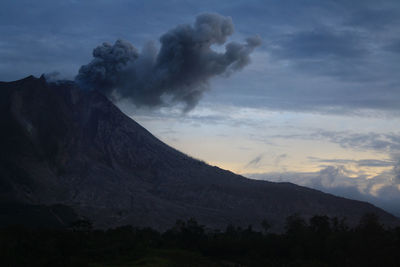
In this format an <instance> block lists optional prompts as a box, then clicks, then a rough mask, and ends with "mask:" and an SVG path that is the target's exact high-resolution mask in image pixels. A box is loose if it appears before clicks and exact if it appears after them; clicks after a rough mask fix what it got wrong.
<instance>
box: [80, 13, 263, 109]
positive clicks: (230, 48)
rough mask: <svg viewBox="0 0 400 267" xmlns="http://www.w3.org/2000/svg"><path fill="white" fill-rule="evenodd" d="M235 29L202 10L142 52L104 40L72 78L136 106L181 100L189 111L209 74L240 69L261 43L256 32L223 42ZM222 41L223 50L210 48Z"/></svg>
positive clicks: (228, 21) (120, 42) (226, 20)
mask: <svg viewBox="0 0 400 267" xmlns="http://www.w3.org/2000/svg"><path fill="white" fill-rule="evenodd" d="M233 32H234V26H233V23H232V19H231V18H230V17H223V16H221V15H218V14H201V15H199V16H197V18H196V21H195V23H194V25H193V26H192V25H188V24H184V25H179V26H177V27H176V28H174V29H172V30H170V31H168V32H167V33H165V34H164V35H162V36H161V37H160V43H161V47H160V49H159V50H158V49H157V48H156V46H155V44H154V43H148V44H147V45H146V46H145V47H144V48H143V49H142V51H141V52H139V51H138V49H137V48H135V47H134V46H133V45H132V44H131V43H129V42H127V41H123V40H117V41H116V42H115V44H113V45H112V44H109V43H103V44H102V45H100V46H98V47H97V48H95V49H94V50H93V60H92V61H91V62H90V63H89V64H87V65H83V66H82V67H81V68H80V70H79V74H78V75H77V76H76V78H75V79H76V81H77V82H78V83H79V84H80V85H81V86H82V87H84V88H88V89H96V90H99V91H101V92H103V93H105V94H106V95H108V96H114V97H115V96H116V97H120V98H127V99H129V100H131V101H132V102H133V103H134V104H135V105H136V106H139V107H140V106H148V107H157V106H165V105H170V104H177V103H181V104H183V105H184V107H183V108H184V111H189V110H191V109H193V108H194V107H195V106H196V104H197V103H198V101H199V100H200V99H201V97H202V95H203V93H204V92H205V91H207V90H208V89H209V80H210V78H212V77H215V76H229V75H230V74H232V73H234V72H236V71H239V70H241V69H243V68H244V67H245V66H246V65H247V64H249V62H250V54H251V53H252V52H253V50H254V48H255V47H257V46H259V45H260V44H261V38H260V37H259V36H253V37H249V38H247V39H246V43H244V44H240V43H236V42H229V43H226V40H227V38H228V37H229V36H230V35H232V34H233ZM225 43H226V45H225V52H222V53H219V52H216V51H214V50H213V49H212V48H211V47H212V46H213V45H223V44H225Z"/></svg>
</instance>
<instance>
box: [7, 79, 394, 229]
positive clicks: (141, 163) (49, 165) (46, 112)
mask: <svg viewBox="0 0 400 267" xmlns="http://www.w3.org/2000/svg"><path fill="white" fill-rule="evenodd" d="M0 90H1V91H4V92H6V93H4V97H3V98H2V100H1V101H0V112H1V114H0V118H1V123H2V125H4V126H5V127H4V130H3V131H1V133H0V145H1V147H2V148H3V149H2V150H1V151H0V177H1V178H0V184H1V185H2V187H1V188H2V189H1V190H0V199H4V200H7V201H15V202H18V203H27V204H32V205H33V204H34V205H55V204H63V205H65V206H68V207H71V208H72V209H74V210H75V212H77V213H78V214H79V215H81V216H85V217H88V218H90V219H91V220H93V221H94V222H95V225H97V226H99V227H110V226H117V225H126V224H132V225H135V226H151V227H155V228H158V229H166V228H168V227H170V226H171V225H173V224H174V222H175V221H176V220H177V219H187V218H191V217H193V218H196V219H197V220H198V221H199V222H200V223H202V224H205V225H208V226H210V227H217V228H223V227H225V226H226V225H228V224H230V223H233V224H235V225H241V226H247V225H249V224H252V225H254V226H255V227H259V224H260V223H261V221H262V220H263V219H267V220H268V221H270V222H271V224H273V227H274V228H275V229H281V228H282V226H283V222H284V220H285V218H286V217H287V216H289V215H292V214H294V213H299V214H301V215H303V216H305V217H310V216H313V215H315V214H326V215H328V216H338V217H347V218H348V221H349V223H352V224H354V223H356V222H357V221H358V219H359V218H360V217H361V216H362V215H363V214H364V213H366V212H374V213H376V214H378V215H379V216H380V217H381V218H382V220H383V221H384V222H386V223H387V224H393V223H397V218H395V217H394V216H392V215H390V214H388V213H386V212H385V211H383V210H381V209H378V208H376V207H374V206H373V205H371V204H368V203H365V202H360V201H354V200H348V199H344V198H339V197H335V196H332V195H329V194H325V193H322V192H319V191H317V190H313V189H308V188H305V187H300V186H296V185H293V184H289V183H272V182H267V181H256V180H250V179H247V178H244V177H242V176H239V175H236V174H233V173H231V172H229V171H225V170H222V169H219V168H217V167H211V166H208V165H207V164H205V163H203V162H201V161H198V160H195V159H192V158H190V157H188V156H186V155H185V154H183V153H181V152H179V151H177V150H175V149H173V148H171V147H170V146H168V145H166V144H164V143H163V142H161V141H160V140H158V139H157V138H155V137H154V136H153V135H152V134H151V133H150V132H148V131H147V130H146V129H144V128H143V127H142V126H140V125H139V124H137V123H136V122H135V121H133V120H132V119H131V118H129V117H127V116H126V115H125V114H123V113H122V112H121V111H120V110H119V109H118V108H117V107H116V106H115V105H114V104H113V103H112V102H111V101H109V100H108V99H107V98H106V97H105V96H103V95H102V94H100V93H98V92H97V91H96V90H93V91H85V90H81V89H80V88H79V87H78V86H77V85H76V84H75V83H73V82H62V83H47V82H46V81H45V79H44V77H43V76H42V77H41V78H39V79H38V78H35V77H33V76H29V77H27V78H25V79H22V80H19V81H15V82H10V83H1V87H0Z"/></svg>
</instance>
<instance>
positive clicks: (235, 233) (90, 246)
mask: <svg viewBox="0 0 400 267" xmlns="http://www.w3.org/2000/svg"><path fill="white" fill-rule="evenodd" d="M262 225H263V226H264V230H263V232H257V231H254V230H253V229H252V227H251V226H248V227H247V228H244V229H243V228H240V227H239V228H238V227H234V226H228V227H227V228H226V230H225V231H215V230H210V229H206V228H205V227H204V226H201V225H199V224H198V223H197V222H196V221H195V220H193V219H190V220H188V221H186V222H184V221H177V222H176V224H175V226H174V227H173V228H171V229H169V230H167V231H166V232H164V233H160V232H158V231H155V230H153V229H151V228H140V229H139V228H133V227H131V226H125V227H118V228H115V229H111V230H106V231H103V230H92V228H91V223H90V222H89V221H85V220H80V221H77V222H75V223H74V224H72V225H71V227H70V228H69V229H68V230H65V229H64V230H48V229H47V230H44V229H42V230H38V229H36V230H32V228H31V229H28V228H22V227H8V228H2V229H1V230H0V265H1V266H400V254H399V253H398V252H399V250H400V227H397V228H392V229H386V228H384V227H383V226H382V225H381V224H380V222H379V220H378V217H377V216H376V215H374V214H366V215H364V216H363V217H362V218H361V220H360V222H359V224H358V225H357V226H356V227H355V228H349V227H347V225H346V223H345V221H344V220H339V219H336V218H333V219H329V218H328V217H326V216H314V217H312V218H311V219H310V220H309V221H308V222H306V221H305V220H304V219H302V218H301V217H300V216H297V215H293V216H290V217H288V218H287V219H286V223H285V232H284V233H282V234H273V233H269V231H268V230H269V224H268V222H267V221H263V222H262Z"/></svg>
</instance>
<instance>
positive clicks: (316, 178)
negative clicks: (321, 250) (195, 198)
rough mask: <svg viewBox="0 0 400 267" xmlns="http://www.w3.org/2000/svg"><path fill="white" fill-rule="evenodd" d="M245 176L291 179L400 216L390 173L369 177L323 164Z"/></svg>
mask: <svg viewBox="0 0 400 267" xmlns="http://www.w3.org/2000/svg"><path fill="white" fill-rule="evenodd" d="M246 176H247V177H250V178H254V179H260V180H268V181H274V182H292V183H295V184H298V185H302V186H306V187H311V188H314V189H317V190H321V191H323V192H326V193H331V194H334V195H337V196H342V197H346V198H350V199H357V200H361V201H368V202H370V203H372V204H375V205H377V206H378V207H381V208H383V209H386V210H387V211H389V212H392V213H393V214H395V215H397V216H400V191H399V189H400V188H399V186H398V184H397V183H395V182H393V174H392V173H391V172H384V173H382V174H379V175H377V176H375V177H373V178H367V177H366V176H364V175H362V174H358V175H357V172H354V171H351V170H349V169H347V168H346V167H344V166H340V165H339V166H327V167H325V168H323V169H321V170H319V171H317V172H309V173H301V172H298V173H296V172H284V173H264V174H247V175H246Z"/></svg>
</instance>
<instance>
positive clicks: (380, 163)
mask: <svg viewBox="0 0 400 267" xmlns="http://www.w3.org/2000/svg"><path fill="white" fill-rule="evenodd" d="M308 159H310V160H311V161H313V162H319V163H331V164H342V165H346V164H354V165H357V166H358V167H393V165H394V164H395V162H394V161H393V160H377V159H362V160H353V159H320V158H316V157H308Z"/></svg>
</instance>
